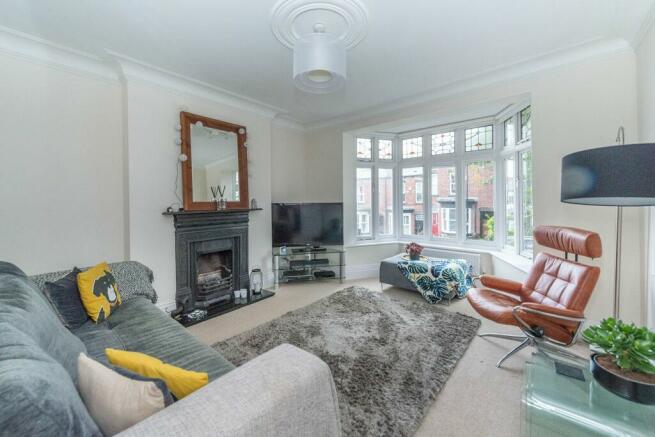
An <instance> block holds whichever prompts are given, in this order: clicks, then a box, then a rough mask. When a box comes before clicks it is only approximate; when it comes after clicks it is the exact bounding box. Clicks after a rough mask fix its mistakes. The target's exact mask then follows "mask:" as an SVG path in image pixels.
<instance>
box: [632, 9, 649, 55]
mask: <svg viewBox="0 0 655 437" xmlns="http://www.w3.org/2000/svg"><path fill="white" fill-rule="evenodd" d="M653 26H655V3H653V5H652V6H651V7H650V9H649V11H648V13H647V14H646V17H645V18H644V21H642V22H641V26H639V29H638V30H637V32H635V35H634V36H633V37H632V40H631V41H632V47H634V48H635V50H636V49H638V48H639V46H640V45H641V43H642V42H644V38H646V35H648V32H649V31H650V30H651V29H653Z"/></svg>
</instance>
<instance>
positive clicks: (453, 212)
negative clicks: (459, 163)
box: [430, 167, 457, 239]
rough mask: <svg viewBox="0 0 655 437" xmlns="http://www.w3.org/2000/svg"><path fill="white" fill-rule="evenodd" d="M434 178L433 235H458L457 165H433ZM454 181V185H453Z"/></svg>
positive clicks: (440, 236) (444, 236)
mask: <svg viewBox="0 0 655 437" xmlns="http://www.w3.org/2000/svg"><path fill="white" fill-rule="evenodd" d="M430 177H431V179H432V181H431V182H430V183H431V186H432V192H431V193H430V196H432V236H433V237H435V238H450V239H454V238H456V237H457V202H456V196H455V194H454V191H455V187H454V186H452V185H454V183H455V181H456V177H455V167H433V168H432V172H431V174H430ZM451 182H452V185H451Z"/></svg>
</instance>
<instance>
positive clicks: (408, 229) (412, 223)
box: [402, 167, 425, 235]
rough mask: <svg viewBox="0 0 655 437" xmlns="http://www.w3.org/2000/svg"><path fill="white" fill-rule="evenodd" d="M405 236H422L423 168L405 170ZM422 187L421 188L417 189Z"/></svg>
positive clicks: (423, 217)
mask: <svg viewBox="0 0 655 437" xmlns="http://www.w3.org/2000/svg"><path fill="white" fill-rule="evenodd" d="M402 175H403V234H405V235H422V234H423V227H424V221H425V215H424V214H425V209H424V207H423V203H419V202H417V201H416V200H417V197H419V196H418V195H417V191H418V192H420V193H421V194H420V198H421V202H422V200H423V199H422V198H423V167H413V168H403V173H402ZM418 186H420V187H421V188H418V189H417V187H418Z"/></svg>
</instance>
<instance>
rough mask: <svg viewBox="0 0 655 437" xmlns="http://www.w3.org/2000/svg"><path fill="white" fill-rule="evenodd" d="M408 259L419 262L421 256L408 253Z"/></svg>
mask: <svg viewBox="0 0 655 437" xmlns="http://www.w3.org/2000/svg"><path fill="white" fill-rule="evenodd" d="M409 259H410V261H420V260H421V254H420V253H410V254H409Z"/></svg>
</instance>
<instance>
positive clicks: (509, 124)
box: [505, 117, 516, 147]
mask: <svg viewBox="0 0 655 437" xmlns="http://www.w3.org/2000/svg"><path fill="white" fill-rule="evenodd" d="M514 144H516V126H515V125H514V117H512V118H508V119H507V120H505V147H507V146H513V145H514Z"/></svg>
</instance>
